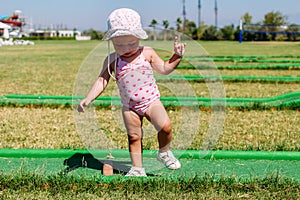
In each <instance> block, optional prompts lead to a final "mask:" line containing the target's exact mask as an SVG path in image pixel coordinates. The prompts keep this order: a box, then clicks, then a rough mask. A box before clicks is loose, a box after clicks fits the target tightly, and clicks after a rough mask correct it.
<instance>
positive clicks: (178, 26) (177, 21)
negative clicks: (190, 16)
mask: <svg viewBox="0 0 300 200" xmlns="http://www.w3.org/2000/svg"><path fill="white" fill-rule="evenodd" d="M181 24H182V20H181V19H180V18H177V20H176V26H177V29H176V30H177V31H178V32H180V31H181Z"/></svg>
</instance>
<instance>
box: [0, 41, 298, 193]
mask: <svg viewBox="0 0 300 200" xmlns="http://www.w3.org/2000/svg"><path fill="white" fill-rule="evenodd" d="M144 44H147V45H148V44H149V45H151V46H154V47H155V49H157V50H158V53H159V54H160V55H161V56H169V55H170V53H169V52H168V51H167V50H172V48H169V45H170V44H171V45H172V42H171V41H170V42H168V43H167V42H156V43H153V42H150V41H145V42H144ZM95 47H97V48H96V49H95V51H94V52H92V50H93V49H94V48H95ZM189 47H190V49H189ZM299 47H300V44H299V43H287V42H282V43H281V42H272V43H267V42H244V43H242V44H239V43H238V42H203V41H201V42H200V45H199V44H198V43H196V42H193V43H190V46H189V45H188V46H187V55H192V54H197V53H198V51H199V52H200V54H201V55H206V56H208V55H209V56H211V57H215V56H224V55H226V56H228V55H231V56H277V57H278V58H272V59H274V60H276V59H286V60H289V59H292V60H299V63H300V58H299V57H297V56H299ZM91 52H92V53H91ZM98 54H99V57H98ZM105 55H106V43H105V42H100V41H81V42H78V41H36V44H35V45H34V46H3V47H0V57H1V59H0V96H4V95H7V94H39V95H72V94H74V90H75V92H76V86H77V87H78V85H76V84H78V81H79V80H84V82H82V83H81V84H82V88H84V89H83V90H81V91H80V92H81V93H84V92H87V91H86V89H85V88H89V86H90V83H91V82H93V81H94V79H95V78H96V77H97V74H98V73H99V71H100V70H101V60H102V59H103V58H104V57H105ZM93 56H94V57H93ZM281 56H282V57H284V58H280V57H281ZM288 56H290V58H289V57H288ZM90 61H92V62H90ZM245 64H251V65H257V64H260V63H232V62H224V61H222V62H217V61H216V62H212V61H211V62H210V65H212V66H221V65H222V66H226V65H245ZM89 67H91V68H92V69H93V70H94V71H91V72H90V71H87V70H86V69H89ZM83 72H86V73H87V77H88V78H84V77H83ZM201 72H202V71H201V70H200V71H197V70H193V69H190V70H189V69H178V70H176V73H179V74H199V73H201ZM204 72H205V73H209V72H208V71H204ZM214 73H219V74H220V75H234V76H241V75H244V76H246V75H251V76H294V77H299V76H300V70H299V67H298V68H296V69H295V68H294V69H286V70H275V69H273V70H259V69H247V70H228V69H224V70H216V68H215V71H214ZM82 77H83V79H82ZM189 86H190V88H192V90H193V91H194V92H195V94H197V96H201V97H209V96H210V95H211V94H210V92H211V91H209V89H208V84H207V83H203V82H189ZM159 87H160V89H161V93H162V95H163V96H170V95H171V96H172V95H174V92H173V91H172V90H170V87H168V85H167V84H166V83H165V82H159ZM175 87H177V88H176V89H177V90H181V91H183V92H184V91H185V90H186V88H185V85H184V84H183V85H180V83H179V84H177V85H175ZM299 88H300V84H299V83H270V82H224V83H223V85H222V89H224V92H225V94H226V97H257V98H261V97H272V96H277V95H281V94H285V93H290V92H296V91H299ZM115 89H116V86H115V83H114V82H113V81H111V82H110V83H109V86H108V88H107V90H106V91H105V92H104V94H103V95H108V96H109V95H112V94H115V93H114V91H115ZM175 95H176V94H175ZM184 109H187V108H182V109H180V108H168V113H169V115H170V118H171V120H172V122H173V130H174V131H173V132H174V144H173V148H174V149H180V148H182V145H181V144H180V141H178V138H179V139H180V138H181V137H180V134H178V135H176V133H178V132H180V130H181V126H182V123H183V121H185V122H186V121H187V122H189V124H190V125H188V126H187V127H185V129H184V130H185V131H186V132H188V130H189V126H190V127H192V126H194V125H195V124H197V123H198V128H197V131H196V133H195V135H193V140H192V141H189V144H188V146H187V145H186V144H185V145H184V148H188V149H201V147H202V143H203V141H204V140H205V138H206V137H207V133H208V128H209V125H214V121H211V120H212V119H211V117H212V112H211V110H210V109H201V110H196V111H195V110H191V111H188V112H189V114H191V115H193V114H194V113H193V112H195V114H194V115H193V116H199V118H197V119H196V120H197V121H196V120H195V119H194V118H189V119H185V118H184V116H183V114H182V113H183V112H186V110H184ZM117 111H118V109H117V108H112V109H110V108H97V109H96V116H97V121H98V122H99V125H100V130H101V131H103V132H105V134H106V135H107V137H108V138H109V139H110V140H111V141H113V143H114V145H115V147H117V148H121V149H127V137H126V133H125V131H124V127H123V125H122V124H119V123H118V122H117V119H118V118H117V117H118V114H117V113H118V112H117ZM73 114H74V113H73V110H72V109H71V108H69V107H55V108H51V107H34V106H23V107H22V106H20V107H13V106H3V105H2V106H1V107H0V119H1V120H0V137H1V141H0V148H38V149H42V148H50V149H60V148H62V149H82V148H85V147H86V146H85V141H84V142H83V141H82V136H83V135H82V133H77V132H76V123H78V122H76V121H74V116H73ZM299 121H300V114H299V109H298V110H287V109H282V110H272V109H268V110H263V109H261V110H238V109H237V110H235V109H227V110H226V116H225V121H224V124H223V125H222V124H221V125H222V127H223V131H222V134H220V135H218V138H217V139H218V140H217V143H216V145H215V149H216V150H258V151H262V150H265V151H300V126H299ZM217 123H218V121H217ZM181 131H182V130H181ZM143 143H144V148H145V149H157V141H156V136H155V133H154V130H153V129H151V126H150V125H149V124H148V123H147V122H146V121H145V139H144V141H143ZM211 176H212V175H208V177H202V178H201V177H199V178H195V179H191V180H182V182H181V183H178V182H166V181H161V182H155V181H151V180H148V181H147V182H146V183H138V182H136V181H129V182H126V183H123V182H122V181H119V182H116V183H112V184H108V185H105V184H102V183H99V182H97V181H91V182H88V181H85V180H75V179H72V178H71V179H67V180H64V179H63V178H60V177H50V180H49V179H47V180H46V178H44V177H39V176H37V175H34V174H27V175H26V174H24V175H23V174H21V175H19V176H18V177H15V175H11V176H6V175H1V173H0V198H3V199H18V198H20V199H74V198H78V199H109V198H111V199H118V198H119V197H124V196H126V197H127V198H128V199H144V198H147V197H150V196H151V197H153V199H155V198H156V197H157V199H162V198H165V197H166V198H170V197H171V198H174V199H178V198H179V199H241V198H246V199H272V198H278V199H297V198H299V191H300V187H299V183H298V182H297V183H295V182H293V181H292V180H283V179H281V178H279V177H276V176H275V177H267V178H265V179H263V180H256V179H253V180H249V181H248V182H240V181H239V180H237V179H235V178H234V177H233V178H232V179H230V178H229V179H228V178H226V179H224V180H219V181H218V182H214V181H213V180H214V179H213V177H211ZM33 180H34V181H33ZM18 181H20V182H18ZM32 182H33V183H32ZM179 182H180V181H179ZM137 185H139V186H142V185H143V186H144V188H143V189H141V191H137V192H136V193H132V191H133V190H134V188H135V187H136V186H137Z"/></svg>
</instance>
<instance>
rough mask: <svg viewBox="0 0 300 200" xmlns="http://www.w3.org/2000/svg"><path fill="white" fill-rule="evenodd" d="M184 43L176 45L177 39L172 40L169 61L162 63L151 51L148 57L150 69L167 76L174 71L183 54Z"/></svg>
mask: <svg viewBox="0 0 300 200" xmlns="http://www.w3.org/2000/svg"><path fill="white" fill-rule="evenodd" d="M185 46H186V44H185V43H178V38H177V37H175V38H174V54H173V55H172V57H171V58H170V59H169V60H166V61H163V60H162V59H161V58H160V57H159V56H158V55H157V53H156V52H155V51H154V50H153V49H152V53H151V55H150V63H151V65H152V67H153V68H154V69H155V70H156V71H157V72H159V73H161V74H164V75H168V74H170V73H171V72H172V71H174V70H175V69H176V67H177V66H178V64H179V63H180V61H181V58H182V56H183V54H184V52H185Z"/></svg>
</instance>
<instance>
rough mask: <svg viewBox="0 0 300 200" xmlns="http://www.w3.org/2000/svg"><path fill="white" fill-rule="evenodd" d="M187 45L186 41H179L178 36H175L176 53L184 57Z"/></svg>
mask: <svg viewBox="0 0 300 200" xmlns="http://www.w3.org/2000/svg"><path fill="white" fill-rule="evenodd" d="M185 45H186V43H178V37H177V36H175V38H174V52H175V54H177V55H179V56H180V57H182V56H183V54H184V52H185Z"/></svg>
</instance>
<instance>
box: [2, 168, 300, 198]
mask: <svg viewBox="0 0 300 200" xmlns="http://www.w3.org/2000/svg"><path fill="white" fill-rule="evenodd" d="M0 180H1V182H0V190H1V191H2V192H1V194H0V195H1V197H2V198H3V199H75V198H76V199H124V198H125V199H162V198H170V197H171V198H173V199H244V198H246V199H298V198H299V197H300V196H299V192H300V187H299V185H298V184H297V183H296V182H294V181H292V180H289V179H283V178H281V177H280V176H278V175H276V174H274V175H272V176H267V177H265V178H263V179H256V178H252V179H249V180H239V179H237V178H235V177H228V178H219V179H216V178H214V176H213V175H206V176H204V177H197V176H196V177H194V178H192V179H186V178H178V179H177V180H172V179H168V178H165V179H163V178H160V179H157V178H147V179H139V178H130V179H115V180H113V181H111V182H110V183H109V184H108V183H103V182H102V181H99V179H89V180H88V181H87V179H86V178H84V177H81V178H78V177H77V178H76V177H72V176H68V177H60V176H51V177H45V176H38V175H36V174H31V173H26V172H24V173H22V174H14V175H13V174H12V175H0Z"/></svg>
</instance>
